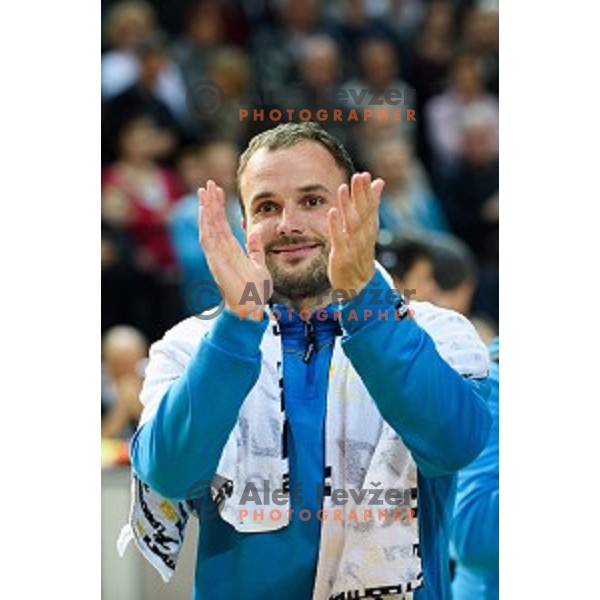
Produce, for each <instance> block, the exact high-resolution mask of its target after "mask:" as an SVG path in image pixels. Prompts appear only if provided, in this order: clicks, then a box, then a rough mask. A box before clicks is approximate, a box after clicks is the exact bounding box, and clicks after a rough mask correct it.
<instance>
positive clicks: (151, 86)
mask: <svg viewBox="0 0 600 600" xmlns="http://www.w3.org/2000/svg"><path fill="white" fill-rule="evenodd" d="M136 56H137V59H138V62H139V74H138V77H137V79H136V80H135V81H134V82H133V83H132V84H131V85H130V86H129V87H127V88H126V89H125V90H123V91H122V92H121V93H120V94H118V95H116V96H115V97H114V98H112V99H111V100H110V102H107V103H106V104H105V106H104V109H103V110H104V114H103V119H102V121H103V123H102V129H103V133H104V139H103V148H102V150H103V153H104V155H105V159H106V160H107V161H109V162H110V161H112V160H114V159H115V153H114V146H115V144H116V143H117V136H118V130H119V128H120V125H121V120H122V118H123V115H128V114H131V113H134V112H137V113H142V112H143V113H145V114H148V115H151V116H152V118H153V120H154V123H155V124H156V125H157V126H158V127H160V128H161V129H162V130H163V137H164V140H165V147H164V151H163V153H162V155H161V156H160V157H159V158H161V159H168V158H170V157H171V155H172V153H173V151H174V149H175V147H176V145H177V143H178V141H179V140H180V139H181V138H182V137H183V125H184V122H185V121H186V119H187V118H188V109H187V105H186V99H185V88H184V86H183V80H181V79H178V80H177V82H175V83H168V84H165V85H164V86H163V85H162V84H161V80H162V79H163V76H164V74H165V73H166V72H167V71H168V70H169V69H171V67H172V64H171V63H170V61H169V58H168V54H167V46H166V38H165V37H164V36H163V35H162V34H160V33H157V32H154V33H153V34H151V35H150V36H147V37H145V38H144V39H143V40H142V41H141V42H140V43H139V44H138V45H137V46H136ZM173 81H174V80H173ZM167 88H168V89H167ZM165 90H166V91H165ZM163 92H164V93H163ZM167 142H168V143H167Z"/></svg>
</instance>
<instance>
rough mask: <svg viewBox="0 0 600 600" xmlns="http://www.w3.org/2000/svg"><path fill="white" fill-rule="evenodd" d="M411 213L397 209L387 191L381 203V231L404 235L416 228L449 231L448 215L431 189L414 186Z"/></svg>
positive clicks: (410, 195)
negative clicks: (404, 212) (403, 212)
mask: <svg viewBox="0 0 600 600" xmlns="http://www.w3.org/2000/svg"><path fill="white" fill-rule="evenodd" d="M409 198H410V214H402V213H401V212H400V211H398V210H396V209H395V207H394V206H393V204H392V200H390V198H389V196H388V195H387V194H386V193H385V191H384V193H383V194H382V197H381V203H380V205H379V225H380V229H381V231H389V232H390V233H391V234H392V235H394V236H397V235H402V234H406V233H410V232H411V231H414V230H422V231H433V232H441V233H445V232H447V231H449V227H448V224H447V221H446V217H445V216H444V213H443V211H442V208H441V206H440V204H439V202H438V200H437V198H436V197H435V196H434V195H433V194H432V193H431V192H429V191H427V190H424V189H420V188H413V189H412V190H411V191H410V194H409Z"/></svg>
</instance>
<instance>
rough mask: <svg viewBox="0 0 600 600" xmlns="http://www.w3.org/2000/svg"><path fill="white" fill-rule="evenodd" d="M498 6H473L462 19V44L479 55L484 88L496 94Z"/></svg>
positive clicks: (497, 73)
mask: <svg viewBox="0 0 600 600" xmlns="http://www.w3.org/2000/svg"><path fill="white" fill-rule="evenodd" d="M498 25H499V22H498V8H497V7H495V8H494V7H484V6H481V5H480V6H474V7H473V8H471V9H470V10H469V12H468V13H467V14H466V16H465V20H464V30H463V39H462V42H461V43H462V46H463V47H464V48H465V49H467V50H469V51H470V52H474V53H476V54H478V55H479V56H480V57H481V60H482V62H483V71H484V77H485V83H486V88H487V89H488V90H490V91H491V92H493V93H494V94H496V95H498V75H499V56H498V55H499V43H498V42H499V39H498Z"/></svg>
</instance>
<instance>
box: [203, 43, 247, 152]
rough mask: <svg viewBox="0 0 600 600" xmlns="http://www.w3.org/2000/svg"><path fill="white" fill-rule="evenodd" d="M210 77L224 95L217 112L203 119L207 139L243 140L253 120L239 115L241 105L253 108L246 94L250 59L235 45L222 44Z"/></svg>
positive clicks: (209, 67) (210, 65)
mask: <svg viewBox="0 0 600 600" xmlns="http://www.w3.org/2000/svg"><path fill="white" fill-rule="evenodd" d="M208 77H209V79H210V80H211V81H212V82H214V83H215V84H216V85H217V86H218V87H219V88H220V91H221V97H220V98H218V100H217V101H218V102H219V106H218V109H217V111H216V112H215V114H214V115H213V116H211V117H210V118H205V120H204V121H203V124H204V128H205V136H206V139H208V140H223V141H227V142H230V143H232V144H236V145H238V144H241V143H244V142H245V141H246V138H247V137H248V130H249V128H250V127H251V125H250V123H251V121H250V120H248V119H246V120H241V119H240V109H242V108H245V109H247V110H248V111H249V112H250V114H252V109H253V106H252V105H251V102H250V101H248V98H247V91H248V85H249V83H250V62H249V60H248V57H247V56H246V53H245V52H244V51H242V50H240V49H238V48H235V47H233V46H230V47H223V48H220V49H219V50H218V51H217V52H215V53H214V55H213V56H212V58H211V60H210V62H209V64H208ZM200 108H201V107H200ZM200 116H206V115H200Z"/></svg>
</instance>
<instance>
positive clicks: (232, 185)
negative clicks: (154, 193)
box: [169, 142, 244, 315]
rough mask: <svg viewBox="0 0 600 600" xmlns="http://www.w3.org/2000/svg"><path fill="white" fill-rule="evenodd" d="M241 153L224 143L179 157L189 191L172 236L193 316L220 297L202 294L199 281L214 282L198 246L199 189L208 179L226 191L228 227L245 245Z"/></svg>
mask: <svg viewBox="0 0 600 600" xmlns="http://www.w3.org/2000/svg"><path fill="white" fill-rule="evenodd" d="M237 157H238V152H237V150H236V148H235V147H234V146H232V145H231V144H228V143H225V142H214V143H212V144H208V145H207V146H205V147H203V148H202V149H200V150H198V149H197V150H196V151H188V153H186V155H184V156H182V157H181V158H180V166H181V167H182V168H183V163H182V162H181V161H186V162H187V167H185V173H184V178H185V179H184V180H185V183H186V187H187V190H188V193H187V195H186V196H185V197H184V198H182V199H181V201H180V202H179V204H178V205H177V208H175V210H174V211H173V213H172V214H171V217H170V219H169V233H170V237H171V242H172V244H173V248H174V249H175V253H176V255H177V259H178V261H179V266H180V268H181V272H182V285H181V295H182V301H183V310H184V311H185V313H186V314H188V315H191V314H195V313H199V312H202V311H203V310H206V309H207V308H210V307H212V306H215V305H216V304H218V303H219V301H220V298H219V297H217V296H216V295H213V294H209V293H208V292H206V293H203V294H199V292H201V291H202V290H201V289H200V287H201V286H200V282H203V281H213V276H212V274H211V272H210V269H209V267H208V263H207V262H206V257H205V256H204V251H203V250H202V246H201V244H199V243H198V240H199V233H198V195H197V190H198V188H199V187H200V186H202V185H204V184H205V183H206V180H207V179H209V178H210V179H214V180H215V181H218V182H219V184H220V185H221V187H222V188H223V190H224V191H225V194H226V197H227V202H226V209H227V213H228V216H229V224H230V226H231V228H232V230H233V232H234V235H235V236H236V238H237V239H238V241H239V242H240V243H241V244H242V245H243V244H244V234H243V231H242V227H241V219H242V215H241V211H240V206H239V201H238V197H237V191H236V180H235V173H236V168H237Z"/></svg>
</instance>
